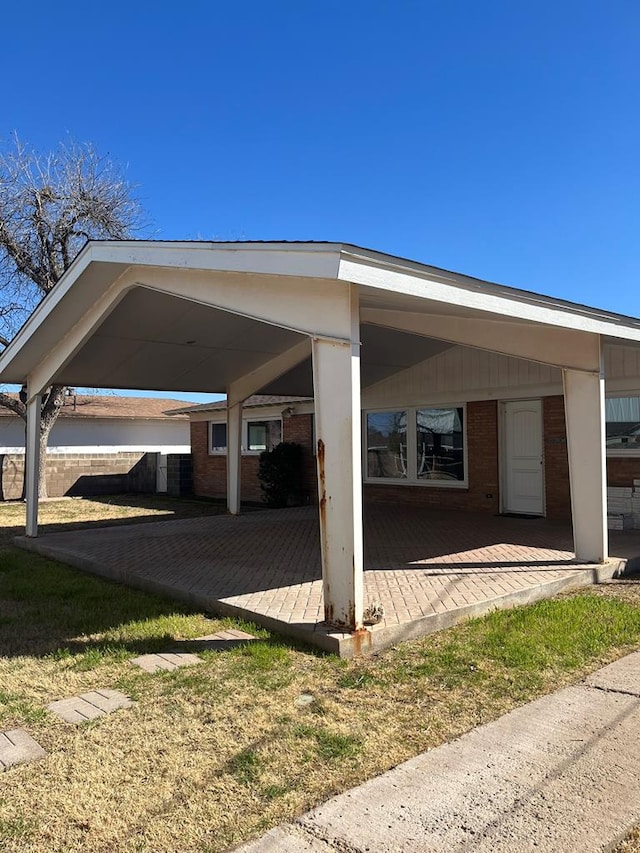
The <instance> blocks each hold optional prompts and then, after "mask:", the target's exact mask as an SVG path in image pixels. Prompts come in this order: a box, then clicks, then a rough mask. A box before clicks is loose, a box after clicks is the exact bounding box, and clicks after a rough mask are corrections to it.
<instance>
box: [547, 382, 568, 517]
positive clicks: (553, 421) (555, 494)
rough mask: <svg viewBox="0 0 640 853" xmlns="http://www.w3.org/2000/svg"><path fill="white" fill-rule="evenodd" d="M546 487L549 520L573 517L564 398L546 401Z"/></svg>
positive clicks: (553, 398) (548, 398) (558, 397)
mask: <svg viewBox="0 0 640 853" xmlns="http://www.w3.org/2000/svg"><path fill="white" fill-rule="evenodd" d="M542 429H543V442H544V485H545V495H546V507H547V516H548V518H558V519H564V518H571V495H570V492H569V460H568V457H567V432H566V427H565V421H564V398H563V397H562V396H556V397H544V398H543V400H542Z"/></svg>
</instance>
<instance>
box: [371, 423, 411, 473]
mask: <svg viewBox="0 0 640 853" xmlns="http://www.w3.org/2000/svg"><path fill="white" fill-rule="evenodd" d="M367 476H368V477H385V478H390V479H398V478H400V479H404V478H405V477H406V476H407V413H406V412H371V413H370V414H368V415H367Z"/></svg>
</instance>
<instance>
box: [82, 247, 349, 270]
mask: <svg viewBox="0 0 640 853" xmlns="http://www.w3.org/2000/svg"><path fill="white" fill-rule="evenodd" d="M90 245H91V247H92V257H93V259H94V260H98V261H105V262H107V263H116V264H127V265H129V266H146V267H166V268H169V269H171V268H173V269H193V270H206V271H209V272H242V273H253V274H255V275H276V276H304V277H305V278H334V279H335V278H337V277H338V267H339V263H340V251H341V248H342V245H341V244H339V243H328V244H327V243H325V244H322V243H307V244H303V243H189V242H181V243H162V242H154V241H117V242H116V241H114V242H110V241H106V242H97V243H91V244H90Z"/></svg>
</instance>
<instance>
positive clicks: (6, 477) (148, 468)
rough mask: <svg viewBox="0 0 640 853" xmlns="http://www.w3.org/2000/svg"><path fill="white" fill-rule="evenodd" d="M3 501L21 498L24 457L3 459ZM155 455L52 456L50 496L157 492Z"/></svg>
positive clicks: (0, 488) (0, 489)
mask: <svg viewBox="0 0 640 853" xmlns="http://www.w3.org/2000/svg"><path fill="white" fill-rule="evenodd" d="M0 460H1V467H0V500H14V499H17V498H20V497H21V495H22V485H23V481H24V454H3V455H1V456H0ZM156 469H157V457H156V454H155V453H124V452H123V453H103V454H100V453H50V454H48V455H47V468H46V471H47V494H48V495H49V497H51V498H58V497H63V496H64V495H75V496H86V497H89V496H91V495H113V494H122V493H127V492H138V493H152V492H155V490H156Z"/></svg>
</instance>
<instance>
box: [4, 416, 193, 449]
mask: <svg viewBox="0 0 640 853" xmlns="http://www.w3.org/2000/svg"><path fill="white" fill-rule="evenodd" d="M190 449H191V438H190V432H189V423H188V422H187V421H184V420H166V421H164V420H148V421H144V420H139V419H138V420H134V419H131V420H128V419H125V418H96V419H95V420H93V419H92V420H89V419H88V418H87V419H82V420H81V419H72V418H59V419H58V421H57V422H56V424H55V426H54V427H53V430H52V431H51V437H50V439H49V452H50V453H92V452H99V453H117V452H119V451H127V452H135V451H146V452H150V453H153V452H158V453H160V452H164V453H189V451H190ZM23 451H24V423H23V422H22V421H21V420H20V418H18V417H0V453H21V452H23Z"/></svg>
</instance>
